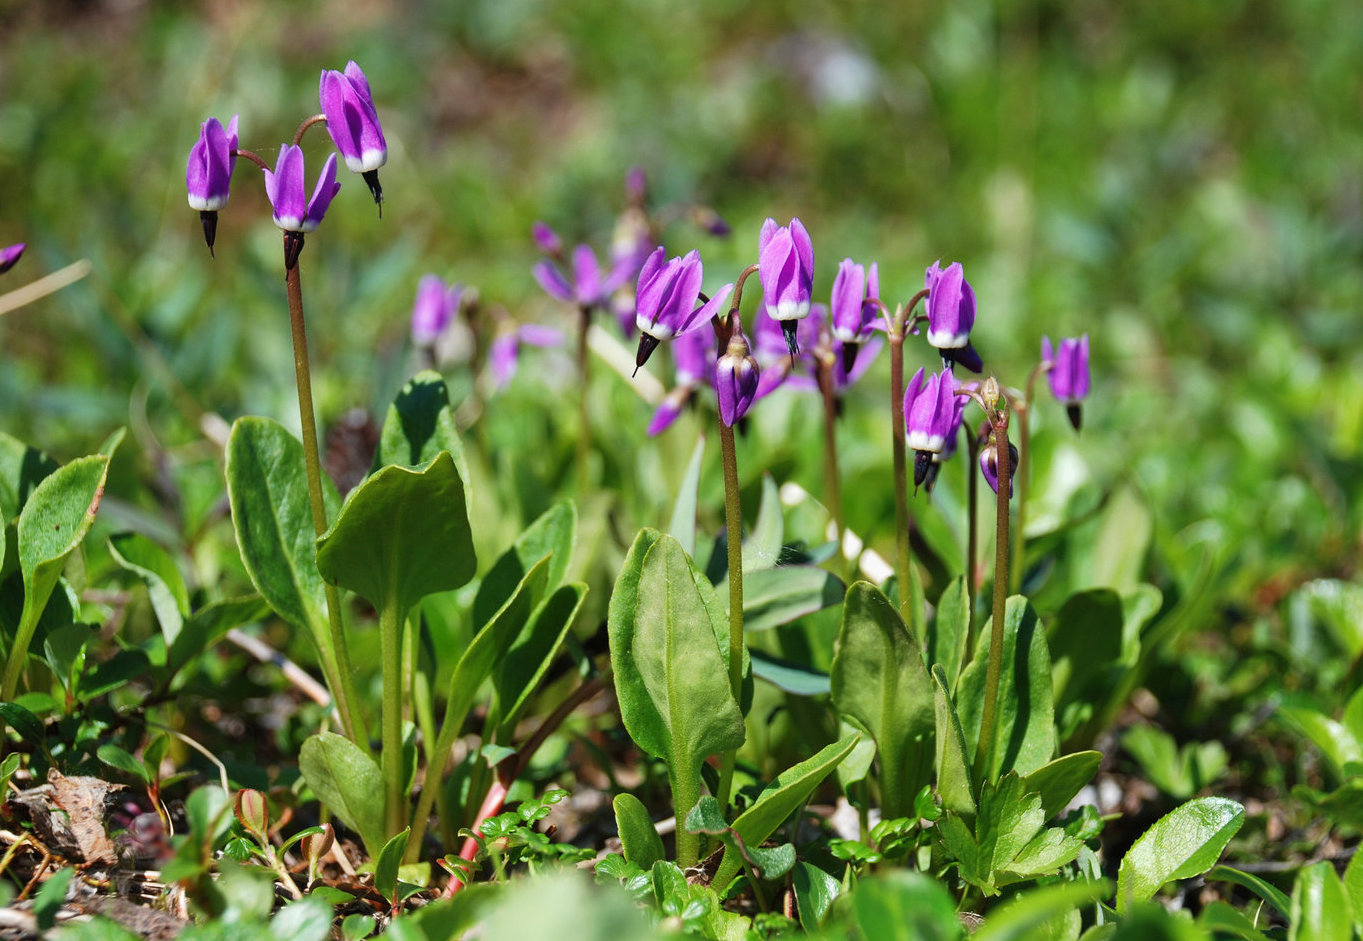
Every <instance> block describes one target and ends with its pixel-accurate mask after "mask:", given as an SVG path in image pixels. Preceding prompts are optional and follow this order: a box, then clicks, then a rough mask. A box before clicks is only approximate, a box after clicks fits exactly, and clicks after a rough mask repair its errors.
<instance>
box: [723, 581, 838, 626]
mask: <svg viewBox="0 0 1363 941" xmlns="http://www.w3.org/2000/svg"><path fill="white" fill-rule="evenodd" d="M727 585H728V583H727V582H722V583H720V584H719V585H716V586H715V590H716V591H717V592H719V594H720V595H721V596H722V597H728V587H727ZM846 592H847V589H846V586H844V585H843V583H842V582H841V581H840V580H839V579H838V577H837V576H835V575H834V574H833V573H832V572H829V571H827V570H825V569H821V568H815V567H814V566H812V565H781V566H776V567H774V568H763V569H758V570H757V571H755V572H752V573H750V574H745V575H744V576H743V630H745V631H766V630H771V629H772V628H774V627H780V626H781V625H782V624H789V623H790V622H791V621H794V620H795V619H796V618H801V617H804V616H805V615H807V614H813V613H814V612H815V611H822V610H823V609H824V608H831V607H833V606H834V605H836V604H838V603H840V602H841V601H842V599H843V596H844V595H845V594H846Z"/></svg>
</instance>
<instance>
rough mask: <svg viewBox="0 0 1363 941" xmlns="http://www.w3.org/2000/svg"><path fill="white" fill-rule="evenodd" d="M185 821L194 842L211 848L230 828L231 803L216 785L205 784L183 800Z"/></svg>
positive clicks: (224, 792)
mask: <svg viewBox="0 0 1363 941" xmlns="http://www.w3.org/2000/svg"><path fill="white" fill-rule="evenodd" d="M185 819H186V820H187V821H188V823H189V833H190V836H191V837H192V838H193V839H194V841H195V842H197V843H198V844H199V845H200V846H203V847H207V848H211V847H212V846H214V845H215V844H216V843H217V841H218V839H219V838H220V837H222V836H224V835H226V833H227V831H228V830H230V829H231V828H232V801H231V799H230V798H228V796H227V792H226V791H224V790H223V789H222V788H220V787H218V786H217V785H216V784H205V785H203V786H202V787H198V788H195V789H194V790H193V791H192V792H191V793H190V795H189V797H187V798H185Z"/></svg>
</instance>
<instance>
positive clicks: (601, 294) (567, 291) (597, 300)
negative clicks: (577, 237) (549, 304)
mask: <svg viewBox="0 0 1363 941" xmlns="http://www.w3.org/2000/svg"><path fill="white" fill-rule="evenodd" d="M533 274H534V275H535V280H536V281H538V282H539V285H540V287H542V288H544V290H545V293H547V294H548V295H549V296H550V297H554V298H557V299H558V300H560V301H567V302H569V303H572V304H577V305H578V306H579V307H601V306H603V305H604V304H605V303H606V302H607V300H608V299H609V298H610V295H611V292H612V291H614V290H615V289H616V288H617V287H619V286H620V285H621V284H623V283H624V282H625V281H627V280H628V279H629V275H630V272H629V270H628V268H627V267H626V266H624V265H618V266H614V267H612V268H611V270H610V271H609V272H606V273H604V274H603V273H602V271H601V266H600V265H599V264H597V261H596V253H595V252H593V251H592V249H591V246H590V245H579V246H577V248H575V249H573V279H572V281H571V282H569V280H568V279H567V278H566V277H564V276H563V272H561V271H559V270H558V266H556V265H555V264H554V263H553V262H550V261H542V262H540V263H539V264H537V265H536V266H535V268H534V271H533Z"/></svg>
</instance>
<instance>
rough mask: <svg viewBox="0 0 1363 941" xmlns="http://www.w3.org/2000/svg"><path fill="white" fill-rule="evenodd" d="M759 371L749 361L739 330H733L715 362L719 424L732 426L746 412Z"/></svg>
mask: <svg viewBox="0 0 1363 941" xmlns="http://www.w3.org/2000/svg"><path fill="white" fill-rule="evenodd" d="M760 378H761V370H760V369H759V368H758V366H757V360H755V359H753V356H752V353H751V351H750V350H749V347H748V339H747V337H745V336H743V330H742V328H738V329H735V330H734V332H733V336H731V337H730V338H729V347H728V349H727V350H725V352H724V355H723V356H721V357H720V358H719V360H718V361H717V362H716V363H715V394H716V395H717V397H718V398H719V418H720V421H722V422H724V424H726V425H728V426H729V427H731V428H732V427H733V426H734V424H735V423H736V422H738V420H739V419H741V418H742V417H743V416H744V415H746V414H747V413H748V409H749V408H751V407H752V403H753V400H754V398H755V397H756V395H757V383H758V380H759V379H760Z"/></svg>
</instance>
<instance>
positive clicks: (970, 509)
mask: <svg viewBox="0 0 1363 941" xmlns="http://www.w3.org/2000/svg"><path fill="white" fill-rule="evenodd" d="M964 430H965V441H966V455H967V456H968V457H969V461H968V462H967V463H966V465H965V477H966V485H965V492H966V497H965V500H966V511H965V519H966V534H965V611H966V645H965V655H966V658H967V662H968V661H969V658H970V657H972V656H973V655H974V652H975V637H976V633H975V590H976V588H977V587H978V586H977V585H976V584H975V560H976V558H978V557H979V552H980V547H979V542H980V532H979V530H980V525H979V504H980V499H979V497H980V471H979V468H978V466H977V465H978V464H979V460H980V446H979V442H978V441H977V440H976V437H975V432H974V430H972V429H971V428H969V427H967V428H966V429H964ZM963 666H964V664H963Z"/></svg>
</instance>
